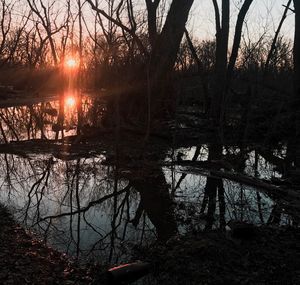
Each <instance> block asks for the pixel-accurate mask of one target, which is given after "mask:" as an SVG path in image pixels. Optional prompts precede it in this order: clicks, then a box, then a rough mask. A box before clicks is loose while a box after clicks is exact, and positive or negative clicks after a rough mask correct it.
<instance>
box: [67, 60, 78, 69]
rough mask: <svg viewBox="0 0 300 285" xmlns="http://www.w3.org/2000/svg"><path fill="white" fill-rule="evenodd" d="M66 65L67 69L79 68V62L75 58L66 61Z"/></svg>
mask: <svg viewBox="0 0 300 285" xmlns="http://www.w3.org/2000/svg"><path fill="white" fill-rule="evenodd" d="M66 65H67V67H69V68H74V67H76V66H77V62H76V60H75V59H74V58H69V59H68V60H67V61H66Z"/></svg>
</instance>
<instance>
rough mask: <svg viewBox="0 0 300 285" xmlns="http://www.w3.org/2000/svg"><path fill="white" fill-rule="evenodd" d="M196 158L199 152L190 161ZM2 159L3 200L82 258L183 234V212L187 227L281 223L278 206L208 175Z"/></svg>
mask: <svg viewBox="0 0 300 285" xmlns="http://www.w3.org/2000/svg"><path fill="white" fill-rule="evenodd" d="M221 153H222V148H220V147H219V146H210V147H209V155H208V160H218V159H220V154H221ZM198 155H199V148H197V149H196V150H195V154H194V156H193V158H192V160H194V161H195V160H196V159H197V157H198ZM0 160H1V163H0V174H1V181H0V185H2V186H1V189H2V191H1V194H0V195H1V200H2V201H4V202H6V203H7V204H9V205H10V206H11V207H15V210H16V211H15V214H16V216H17V218H18V219H19V220H22V221H24V223H25V224H27V226H28V227H33V226H34V228H35V229H36V230H37V231H38V232H39V233H40V234H41V235H43V236H44V239H45V240H48V241H49V242H50V243H51V244H54V245H56V246H57V247H58V248H60V249H62V250H64V251H67V252H69V253H71V254H74V255H77V256H90V257H93V256H94V257H96V256H98V257H99V256H101V258H102V260H104V259H106V260H107V261H108V262H117V261H118V260H120V259H122V258H123V257H124V254H125V253H126V252H127V250H128V249H127V245H128V244H130V242H133V243H137V242H138V243H147V242H148V241H153V240H154V238H155V236H156V237H157V238H158V239H160V240H164V241H166V240H168V239H169V238H170V237H171V236H172V235H174V234H176V233H177V232H178V231H182V225H183V224H184V223H183V221H182V219H181V218H182V216H184V215H186V216H188V215H189V217H190V218H192V219H193V221H192V220H189V222H188V227H189V228H193V227H199V225H202V226H200V228H201V227H202V229H207V230H210V229H212V228H214V227H220V228H222V229H224V228H225V225H226V222H228V221H229V220H230V219H237V220H244V221H252V222H255V223H258V224H264V223H276V224H278V223H279V222H280V221H281V215H282V206H280V204H277V203H274V202H272V201H271V200H270V199H269V198H268V197H267V196H266V195H265V194H263V193H260V192H258V191H256V190H255V189H251V188H249V187H245V186H243V185H240V184H238V183H234V182H231V181H229V180H222V179H221V178H217V177H213V176H210V175H209V173H208V175H207V177H206V176H201V175H191V174H187V173H183V174H178V173H177V170H178V169H177V168H173V167H171V168H169V169H168V171H166V174H165V173H164V172H163V170H162V168H161V167H160V166H159V165H157V164H155V163H151V164H150V165H147V166H145V167H143V168H139V169H133V168H127V169H126V168H125V169H124V167H123V168H122V169H121V170H120V169H116V167H115V166H104V165H103V163H102V162H103V157H97V158H81V159H77V160H69V161H63V160H57V159H55V158H53V157H52V156H50V155H49V156H42V155H39V156H36V157H32V158H20V157H18V156H14V155H9V154H4V155H1V156H0ZM257 165H258V163H257V162H255V163H254V166H253V167H254V168H255V167H256V168H257ZM255 171H257V169H256V170H255V169H254V172H255ZM170 177H172V178H173V180H174V181H170V180H172V179H171V178H170ZM169 181H170V182H173V183H170V185H172V187H173V189H172V188H171V189H170V185H169V183H168V182H169ZM180 194H181V195H182V196H181V197H179V195H180ZM183 204H184V210H185V211H186V213H183V212H184V211H183V210H182V208H180V207H181V206H182V205H183ZM187 212H189V213H188V214H187ZM203 221H205V222H204V223H203V224H201V223H202V222H203ZM185 225H186V224H185ZM154 229H155V230H154ZM155 234H156V235H155Z"/></svg>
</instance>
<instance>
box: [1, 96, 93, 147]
mask: <svg viewBox="0 0 300 285" xmlns="http://www.w3.org/2000/svg"><path fill="white" fill-rule="evenodd" d="M62 102H63V103H64V136H69V135H75V134H76V131H77V104H78V98H77V95H76V94H73V93H71V94H70V93H66V94H65V97H64V99H63V100H62ZM59 104H60V103H59V100H56V101H51V102H43V103H37V104H33V105H31V106H29V105H28V106H16V107H9V108H2V109H1V108H0V116H1V124H2V128H3V131H4V133H5V136H6V139H7V140H8V141H11V140H14V141H15V140H27V139H37V138H42V132H43V134H44V135H45V137H46V138H47V139H54V138H55V134H56V132H55V128H56V124H57V123H58V118H59V113H60V107H59ZM92 105H93V104H92V99H91V98H90V97H88V96H83V98H82V112H83V115H82V116H83V124H85V123H89V122H88V118H87V115H88V114H89V113H90V112H91V109H92ZM1 139H3V138H2V136H1ZM1 139H0V142H1Z"/></svg>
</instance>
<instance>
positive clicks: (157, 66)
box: [149, 0, 194, 120]
mask: <svg viewBox="0 0 300 285" xmlns="http://www.w3.org/2000/svg"><path fill="white" fill-rule="evenodd" d="M193 2H194V0H177V1H173V2H172V4H171V6H170V10H169V12H168V15H167V19H166V22H165V24H164V27H163V30H162V32H161V34H160V35H158V36H157V39H156V41H155V45H154V46H153V49H152V52H151V54H150V64H149V73H150V82H151V117H152V118H151V119H152V120H153V119H154V118H155V117H157V116H158V117H160V116H161V115H163V113H164V112H165V111H166V109H168V108H169V103H170V102H167V100H166V99H167V96H168V95H170V94H166V93H168V92H165V91H166V89H165V88H166V86H168V79H169V76H170V73H171V71H172V68H173V67H174V64H175V61H176V56H177V53H178V49H179V46H180V42H181V40H182V37H183V34H184V30H185V24H186V21H187V19H188V15H189V12H190V9H191V7H192V4H193ZM166 106H168V107H166Z"/></svg>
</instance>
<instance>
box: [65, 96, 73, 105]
mask: <svg viewBox="0 0 300 285" xmlns="http://www.w3.org/2000/svg"><path fill="white" fill-rule="evenodd" d="M65 102H66V105H67V106H68V107H73V106H74V105H75V104H76V100H75V98H74V97H67V98H66V101H65Z"/></svg>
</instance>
